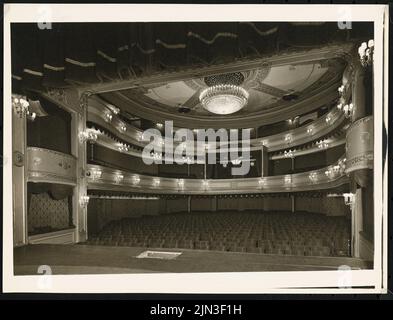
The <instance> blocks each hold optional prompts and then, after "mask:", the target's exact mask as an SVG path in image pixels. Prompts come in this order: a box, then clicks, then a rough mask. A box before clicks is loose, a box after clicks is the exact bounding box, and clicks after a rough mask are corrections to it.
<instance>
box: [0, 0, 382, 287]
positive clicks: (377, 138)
mask: <svg viewBox="0 0 393 320" xmlns="http://www.w3.org/2000/svg"><path fill="white" fill-rule="evenodd" d="M8 6H9V7H8V10H6V11H5V32H6V35H5V37H4V42H5V45H4V48H5V55H4V57H5V61H4V66H5V73H4V123H5V124H4V126H5V133H4V134H5V135H4V142H5V143H4V145H5V147H4V157H3V162H4V163H3V168H4V181H3V198H4V207H3V218H4V224H3V228H4V229H3V235H4V239H3V253H4V259H3V261H4V262H3V272H6V273H7V276H6V277H5V278H4V280H5V281H4V284H5V289H6V290H9V291H11V292H23V291H29V292H105V291H106V290H108V291H110V292H118V291H119V292H167V293H171V292H180V293H187V292H266V291H270V292H273V291H274V290H286V291H290V290H292V292H296V290H300V291H301V290H307V288H310V292H312V290H320V291H321V290H322V291H323V290H338V291H339V292H340V290H341V292H357V290H358V292H362V290H365V291H367V290H369V292H380V293H381V292H383V291H384V290H386V273H385V272H386V270H385V269H386V263H387V262H386V254H387V248H386V243H387V242H386V239H387V235H386V222H385V224H384V223H383V221H386V219H387V208H386V205H385V203H386V196H387V194H386V191H384V190H386V186H387V178H386V173H387V168H386V167H385V166H386V159H384V158H383V156H384V155H383V154H384V150H383V148H384V147H383V142H382V135H383V134H384V133H383V130H384V128H385V127H384V126H385V125H384V121H386V118H387V102H386V100H385V99H384V98H383V97H384V94H386V92H385V91H386V88H387V84H386V83H387V79H386V74H385V73H384V72H383V70H384V68H385V62H384V61H385V60H386V56H385V55H386V50H387V47H388V44H387V31H386V30H385V29H384V28H383V18H384V17H385V18H386V17H387V14H388V13H387V10H386V7H384V6H382V5H380V6H363V8H360V7H359V6H351V5H348V6H326V8H325V6H321V8H320V9H319V10H318V8H317V6H313V7H312V6H303V9H304V10H303V9H293V8H291V6H270V7H267V6H262V5H260V6H250V7H249V8H247V6H243V7H242V6H212V7H209V6H203V5H199V6H194V7H193V6H191V7H190V6H181V5H178V6H179V7H180V8H179V10H178V11H176V12H177V13H176V12H175V11H173V10H172V9H173V7H174V6H175V5H162V6H161V7H160V6H158V5H156V7H154V6H153V5H151V6H150V7H149V6H148V7H146V5H129V6H126V5H124V6H123V5H118V6H115V5H114V6H110V7H108V6H104V5H71V6H63V7H62V5H53V4H52V5H43V4H41V5H8ZM92 7H94V10H89V8H92ZM311 7H312V8H311ZM367 7H368V8H367ZM28 8H31V10H28ZM152 8H155V9H152ZM210 8H211V9H210ZM225 8H227V9H226V10H225ZM242 10H243V11H245V12H242ZM308 10H314V11H315V12H316V13H315V14H314V15H311V14H310V11H308ZM207 11H209V13H207ZM171 12H172V15H176V17H175V18H174V19H172V18H171ZM236 12H238V13H237V15H236ZM181 13H184V14H181ZM203 13H206V15H203ZM154 14H156V15H157V17H155V16H154ZM84 15H85V18H83V16H84ZM104 17H105V18H104ZM127 17H128V18H127ZM198 17H199V18H198ZM214 17H216V19H215V18H214ZM342 20H343V21H342ZM6 43H8V44H7V45H6ZM7 59H8V60H7ZM7 61H8V62H7ZM84 276H89V277H84ZM78 285H80V286H81V287H80V289H78ZM291 288H292V289H291ZM321 288H322V289H321ZM171 290H173V291H171ZM304 292H305V291H304Z"/></svg>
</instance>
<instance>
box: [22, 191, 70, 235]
mask: <svg viewBox="0 0 393 320" xmlns="http://www.w3.org/2000/svg"><path fill="white" fill-rule="evenodd" d="M68 201H69V200H68V198H67V197H66V198H63V199H60V200H54V199H52V198H51V197H50V196H49V194H48V193H39V194H32V195H31V199H30V205H29V211H28V227H29V233H31V234H36V233H44V232H50V231H55V230H59V229H66V228H68V227H69V225H70V221H69V219H70V211H69V204H68Z"/></svg>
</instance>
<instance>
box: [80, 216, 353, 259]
mask: <svg viewBox="0 0 393 320" xmlns="http://www.w3.org/2000/svg"><path fill="white" fill-rule="evenodd" d="M349 239H350V223H349V221H348V220H347V219H346V218H344V217H329V216H325V215H322V214H316V213H307V212H296V213H290V212H249V211H244V212H195V213H176V214H165V215H158V216H142V217H138V218H125V219H121V220H117V221H112V222H110V223H108V224H107V225H105V226H104V228H103V229H102V230H101V231H100V232H99V233H98V234H97V235H94V236H92V237H90V239H89V240H88V243H89V244H97V245H110V246H132V247H146V248H182V249H197V250H215V251H231V252H249V253H258V254H280V255H300V256H348V255H349Z"/></svg>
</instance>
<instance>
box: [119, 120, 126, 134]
mask: <svg viewBox="0 0 393 320" xmlns="http://www.w3.org/2000/svg"><path fill="white" fill-rule="evenodd" d="M118 129H119V131H120V132H126V131H127V126H126V125H125V124H124V123H122V122H121V123H120V124H119V126H118Z"/></svg>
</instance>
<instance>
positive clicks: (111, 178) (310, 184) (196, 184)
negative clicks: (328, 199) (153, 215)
mask: <svg viewBox="0 0 393 320" xmlns="http://www.w3.org/2000/svg"><path fill="white" fill-rule="evenodd" d="M340 160H342V159H340ZM336 167H338V162H337V164H336V165H332V166H329V167H327V168H323V169H320V170H314V171H312V172H303V173H297V174H292V175H282V176H268V177H264V178H263V183H262V184H261V183H260V181H261V178H237V179H209V180H205V179H182V184H181V185H180V184H179V179H177V178H163V177H153V176H145V175H139V174H135V173H131V172H126V171H121V170H114V169H110V168H107V167H104V166H97V165H88V172H90V174H88V175H87V183H88V189H93V190H108V191H109V190H112V191H113V190H118V191H128V192H142V193H156V194H222V193H226V194H236V193H272V192H295V191H296V192H298V191H308V190H320V189H329V188H335V187H338V186H340V185H343V184H346V183H348V177H347V176H346V175H345V174H344V170H335V169H336ZM93 171H100V172H101V174H100V176H99V177H98V176H95V177H94V178H93V176H94V174H92V172H93ZM327 172H329V174H327ZM311 176H312V179H311V178H310V177H311ZM119 177H121V179H120V178H119ZM135 177H137V178H138V183H136V182H135ZM157 181H158V182H159V187H157V185H158V184H157Z"/></svg>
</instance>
